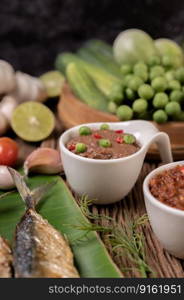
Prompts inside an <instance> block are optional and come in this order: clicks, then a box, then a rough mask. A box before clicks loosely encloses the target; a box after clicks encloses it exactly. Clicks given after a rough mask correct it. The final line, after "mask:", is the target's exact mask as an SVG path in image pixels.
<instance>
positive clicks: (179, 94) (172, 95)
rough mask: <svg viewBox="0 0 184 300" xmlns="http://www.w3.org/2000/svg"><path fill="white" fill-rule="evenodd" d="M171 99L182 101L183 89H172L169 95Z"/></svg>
mask: <svg viewBox="0 0 184 300" xmlns="http://www.w3.org/2000/svg"><path fill="white" fill-rule="evenodd" d="M169 98H170V100H171V101H176V102H181V101H182V100H183V92H182V91H177V90H175V91H172V92H171V93H170V96H169Z"/></svg>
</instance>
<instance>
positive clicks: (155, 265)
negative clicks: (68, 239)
mask: <svg viewBox="0 0 184 300" xmlns="http://www.w3.org/2000/svg"><path fill="white" fill-rule="evenodd" d="M62 131H63V128H62V127H61V125H60V124H57V130H56V131H55V133H54V134H53V135H52V136H51V137H50V138H49V139H47V140H46V141H44V142H42V144H41V146H42V147H51V148H58V137H59V135H60V134H61V132H62ZM17 142H18V143H19V145H20V150H21V151H20V157H19V163H22V162H23V160H24V159H25V157H26V156H27V155H28V154H29V153H30V152H31V151H33V149H35V148H36V146H37V147H38V146H39V145H34V144H28V143H25V142H23V141H21V140H19V139H18V140H17ZM156 167H157V164H156V163H151V162H145V163H144V165H143V168H142V171H141V173H140V176H139V178H138V181H137V183H136V185H135V186H134V188H133V189H132V191H131V192H130V193H129V195H128V196H127V197H125V198H124V199H123V200H122V201H120V202H118V203H115V204H113V205H108V206H107V205H106V206H96V205H93V206H92V208H91V209H92V211H93V212H94V213H95V214H97V213H98V214H103V215H105V216H109V217H111V218H113V219H114V220H116V222H117V223H118V224H119V225H120V226H122V227H124V226H125V216H127V215H129V216H130V217H131V219H132V220H134V219H136V218H137V217H139V216H142V215H143V214H145V213H146V210H145V205H144V199H143V193H142V183H143V180H144V178H145V176H146V175H147V174H148V173H149V172H150V171H152V170H153V169H155V168H156ZM96 222H97V221H96ZM98 222H99V224H100V225H101V224H102V223H103V222H106V225H109V223H110V222H111V221H109V220H107V219H106V220H102V221H98ZM158 222H159V220H158ZM102 225H104V223H103V224H102ZM141 230H142V233H143V234H144V237H145V245H146V257H147V263H148V264H149V265H150V266H151V268H152V270H153V271H154V274H155V275H154V276H153V275H152V276H151V277H165V278H169V277H174V278H176V277H184V264H183V261H182V260H179V259H176V258H174V257H173V256H172V255H170V254H168V253H167V252H166V251H165V250H163V248H162V246H161V245H160V243H159V241H158V240H157V239H156V237H155V235H154V233H153V231H152V229H151V227H150V225H149V222H147V224H146V225H145V226H144V227H141ZM101 238H102V240H103V242H104V243H105V245H106V248H107V249H108V251H109V253H110V255H111V256H112V259H113V260H114V262H115V263H116V264H117V265H118V267H119V268H120V269H121V270H122V273H123V275H124V277H141V275H140V273H139V271H137V270H136V269H135V266H134V265H132V264H131V263H130V261H128V260H127V259H126V258H125V257H124V256H118V255H117V254H116V255H115V254H114V252H113V251H112V247H111V245H110V243H109V239H108V237H107V236H101ZM125 270H126V271H125Z"/></svg>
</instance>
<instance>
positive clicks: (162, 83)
mask: <svg viewBox="0 0 184 300" xmlns="http://www.w3.org/2000/svg"><path fill="white" fill-rule="evenodd" d="M151 86H152V88H153V89H154V90H155V91H156V92H164V91H165V90H166V88H167V81H166V79H165V78H164V77H162V76H159V77H156V78H154V79H153V80H152V81H151Z"/></svg>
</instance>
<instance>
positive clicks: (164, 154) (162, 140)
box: [147, 132, 173, 164]
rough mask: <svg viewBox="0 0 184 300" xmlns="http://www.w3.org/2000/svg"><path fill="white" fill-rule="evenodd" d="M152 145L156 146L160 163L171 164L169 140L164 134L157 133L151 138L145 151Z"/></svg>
mask: <svg viewBox="0 0 184 300" xmlns="http://www.w3.org/2000/svg"><path fill="white" fill-rule="evenodd" d="M153 143H155V144H156V145H157V147H158V150H159V153H160V156H161V159H162V162H163V163H164V164H168V163H171V162H173V156H172V152H171V144H170V139H169V136H168V135H167V134H166V133H165V132H158V133H157V134H155V136H153V138H152V139H151V140H150V141H149V143H148V145H147V149H148V148H149V146H150V145H151V144H153Z"/></svg>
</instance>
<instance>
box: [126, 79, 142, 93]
mask: <svg viewBox="0 0 184 300" xmlns="http://www.w3.org/2000/svg"><path fill="white" fill-rule="evenodd" d="M141 84H143V80H142V79H141V78H140V77H138V76H136V75H133V76H132V77H131V78H130V79H129V81H128V87H129V88H130V89H132V90H133V91H137V90H138V88H139V87H140V85H141Z"/></svg>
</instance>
